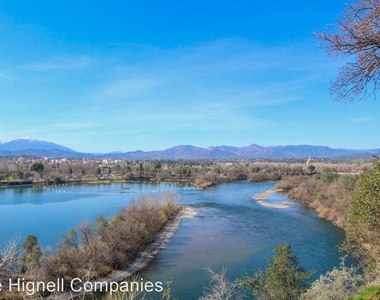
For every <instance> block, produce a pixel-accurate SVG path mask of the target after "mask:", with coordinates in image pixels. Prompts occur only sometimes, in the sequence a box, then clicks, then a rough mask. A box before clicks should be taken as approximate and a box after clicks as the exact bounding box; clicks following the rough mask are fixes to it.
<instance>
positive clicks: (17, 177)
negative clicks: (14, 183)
mask: <svg viewBox="0 0 380 300" xmlns="http://www.w3.org/2000/svg"><path fill="white" fill-rule="evenodd" d="M10 177H11V178H12V179H15V180H20V179H23V178H24V173H23V172H21V171H20V170H14V171H11V174H10Z"/></svg>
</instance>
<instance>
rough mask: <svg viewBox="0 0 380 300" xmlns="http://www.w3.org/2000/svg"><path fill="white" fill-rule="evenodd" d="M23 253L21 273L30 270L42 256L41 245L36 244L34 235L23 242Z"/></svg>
mask: <svg viewBox="0 0 380 300" xmlns="http://www.w3.org/2000/svg"><path fill="white" fill-rule="evenodd" d="M21 250H22V251H23V253H22V255H21V258H20V261H21V266H20V267H21V270H20V271H21V272H25V271H27V270H28V269H31V268H32V267H33V266H35V265H38V263H39V259H40V257H41V256H42V252H41V245H40V244H39V243H38V240H37V237H36V236H35V235H29V236H28V237H27V238H26V240H25V242H24V243H23V244H22V245H21Z"/></svg>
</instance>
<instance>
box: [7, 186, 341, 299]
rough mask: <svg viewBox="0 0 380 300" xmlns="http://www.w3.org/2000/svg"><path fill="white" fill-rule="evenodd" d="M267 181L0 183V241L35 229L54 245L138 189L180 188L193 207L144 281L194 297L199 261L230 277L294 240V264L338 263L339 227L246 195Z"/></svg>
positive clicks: (303, 210)
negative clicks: (205, 185) (203, 184)
mask: <svg viewBox="0 0 380 300" xmlns="http://www.w3.org/2000/svg"><path fill="white" fill-rule="evenodd" d="M273 186H274V183H272V182H268V183H247V182H246V181H237V182H233V183H224V184H220V185H218V186H214V187H211V188H210V189H207V190H198V189H196V188H194V186H193V185H191V184H176V183H165V182H163V183H159V184H151V183H131V184H124V185H121V184H102V185H88V184H87V185H62V186H49V187H45V188H42V187H41V188H36V187H18V188H9V189H1V190H0V212H1V216H2V217H1V218H0V243H1V242H4V241H7V240H9V239H10V238H12V237H19V238H20V241H23V240H25V238H26V236H27V235H29V234H34V235H36V236H37V237H38V240H39V241H40V242H41V243H42V245H43V246H47V245H52V246H53V247H54V246H55V245H56V244H57V243H58V242H59V240H60V237H61V236H62V235H63V234H65V233H67V231H68V230H69V229H70V228H75V225H76V224H78V223H79V222H81V221H84V220H90V221H94V220H95V219H96V217H98V216H99V215H103V216H105V217H110V216H112V215H113V214H115V213H116V212H117V211H119V210H120V209H121V208H122V207H124V206H126V205H128V203H129V201H130V200H131V199H133V198H134V199H136V198H138V195H139V194H141V193H145V192H149V193H156V192H159V191H161V190H173V191H176V192H177V193H179V195H180V196H181V199H182V204H187V205H191V206H192V207H193V208H194V209H195V210H196V211H197V213H198V214H197V215H196V216H195V217H194V218H189V219H184V220H183V221H182V223H181V226H180V228H179V229H178V230H177V232H176V233H175V234H174V236H173V237H172V238H171V240H170V241H169V243H168V245H167V247H166V248H165V249H163V250H162V251H161V252H160V253H159V254H158V255H157V256H156V258H155V259H154V260H153V262H152V263H151V264H150V265H149V267H148V268H147V269H146V270H144V271H143V272H142V274H141V277H142V278H143V279H144V281H148V280H149V281H161V282H166V281H168V280H171V279H173V283H172V293H173V294H174V295H175V296H176V297H178V298H179V299H197V298H198V297H199V296H200V295H202V292H203V287H204V286H205V285H207V284H208V276H207V273H206V271H205V268H206V267H210V268H211V269H213V270H214V271H217V272H219V271H220V270H221V268H222V266H224V267H226V268H227V269H228V270H227V276H228V277H229V278H230V279H231V280H233V279H235V278H237V277H239V276H242V275H244V274H245V271H248V272H250V273H252V272H253V270H254V269H256V268H258V267H266V265H267V262H266V258H271V257H272V256H273V254H274V253H273V248H274V247H275V246H276V245H279V244H284V243H290V244H292V245H293V248H292V249H293V251H294V252H295V253H297V255H298V257H299V259H300V263H301V265H302V266H303V267H304V268H305V269H307V270H310V269H314V270H315V274H314V275H313V279H316V278H317V277H318V276H319V274H321V273H324V272H326V271H328V270H331V269H332V268H333V267H334V266H336V265H338V264H339V252H338V248H337V247H338V246H339V244H340V243H341V242H342V241H343V239H344V232H343V231H342V230H341V229H339V228H336V227H334V226H333V225H332V224H331V223H329V222H326V221H324V220H321V219H319V218H318V217H317V215H316V213H315V212H314V211H312V210H310V209H308V208H307V207H305V206H304V205H302V204H301V203H295V204H294V205H292V206H290V207H288V208H273V207H265V206H262V205H260V204H259V203H258V202H257V201H256V200H253V199H252V196H253V195H255V194H258V193H262V192H264V191H266V190H268V189H271V188H273ZM123 187H124V188H123ZM286 199H287V198H286V195H284V194H278V193H275V194H271V195H270V196H269V197H268V200H267V201H268V202H281V201H283V200H286ZM147 296H148V298H156V299H157V298H158V295H154V294H149V295H147Z"/></svg>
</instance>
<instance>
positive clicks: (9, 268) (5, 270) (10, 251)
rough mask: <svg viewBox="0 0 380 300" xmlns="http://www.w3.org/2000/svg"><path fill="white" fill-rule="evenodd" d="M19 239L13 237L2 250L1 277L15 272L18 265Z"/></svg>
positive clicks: (0, 256) (0, 252) (0, 261)
mask: <svg viewBox="0 0 380 300" xmlns="http://www.w3.org/2000/svg"><path fill="white" fill-rule="evenodd" d="M17 243H18V239H12V240H10V241H9V242H6V243H5V244H4V245H3V248H2V249H1V250H0V277H1V276H4V275H9V274H11V273H13V272H14V271H15V269H16V267H17V259H18V249H17Z"/></svg>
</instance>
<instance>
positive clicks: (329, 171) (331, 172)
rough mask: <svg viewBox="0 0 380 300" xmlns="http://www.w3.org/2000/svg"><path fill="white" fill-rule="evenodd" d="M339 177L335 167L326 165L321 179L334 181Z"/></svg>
mask: <svg viewBox="0 0 380 300" xmlns="http://www.w3.org/2000/svg"><path fill="white" fill-rule="evenodd" d="M336 178H338V174H337V172H336V170H335V169H334V168H329V167H324V168H323V169H322V172H321V179H322V181H323V182H330V183H331V182H333V181H334V180H335V179H336Z"/></svg>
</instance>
